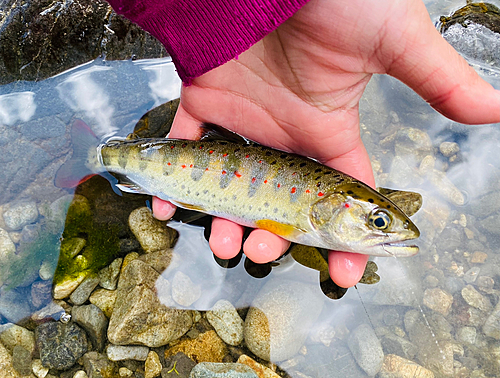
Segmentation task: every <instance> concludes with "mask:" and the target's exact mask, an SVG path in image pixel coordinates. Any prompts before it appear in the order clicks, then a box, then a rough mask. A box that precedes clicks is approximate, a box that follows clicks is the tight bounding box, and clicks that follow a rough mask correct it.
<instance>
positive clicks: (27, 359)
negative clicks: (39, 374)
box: [12, 345, 31, 375]
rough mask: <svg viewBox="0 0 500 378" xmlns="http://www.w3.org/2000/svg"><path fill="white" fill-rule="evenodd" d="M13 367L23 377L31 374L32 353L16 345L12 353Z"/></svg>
mask: <svg viewBox="0 0 500 378" xmlns="http://www.w3.org/2000/svg"><path fill="white" fill-rule="evenodd" d="M12 366H13V367H14V369H16V371H18V372H19V374H21V375H29V374H30V373H31V353H30V352H29V351H27V350H26V349H24V348H23V347H22V346H19V345H16V346H15V347H14V350H13V351H12Z"/></svg>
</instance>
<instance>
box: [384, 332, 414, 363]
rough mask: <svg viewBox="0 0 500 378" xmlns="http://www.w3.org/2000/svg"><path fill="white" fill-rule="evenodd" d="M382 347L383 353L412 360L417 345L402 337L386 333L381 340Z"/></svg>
mask: <svg viewBox="0 0 500 378" xmlns="http://www.w3.org/2000/svg"><path fill="white" fill-rule="evenodd" d="M381 344H382V349H383V351H384V353H385V354H396V355H398V356H401V357H404V358H406V359H408V360H413V359H414V358H415V356H416V355H417V352H418V349H417V347H416V346H415V345H414V344H412V343H411V342H409V341H408V340H406V339H404V338H403V337H400V336H397V335H393V334H388V335H385V336H384V337H383V338H382V340H381Z"/></svg>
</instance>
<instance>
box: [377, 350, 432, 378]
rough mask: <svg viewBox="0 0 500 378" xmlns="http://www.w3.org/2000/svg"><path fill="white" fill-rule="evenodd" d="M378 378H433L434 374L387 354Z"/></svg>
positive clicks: (411, 362) (415, 364)
mask: <svg viewBox="0 0 500 378" xmlns="http://www.w3.org/2000/svg"><path fill="white" fill-rule="evenodd" d="M378 377H379V378H410V377H411V378H434V373H433V372H432V371H430V370H427V369H426V368H424V367H422V366H420V365H418V364H417V363H415V362H413V361H410V360H407V359H405V358H402V357H400V356H397V355H395V354H388V355H387V356H385V358H384V363H383V365H382V369H381V370H380V373H379V374H378Z"/></svg>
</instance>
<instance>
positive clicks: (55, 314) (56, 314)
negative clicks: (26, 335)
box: [31, 302, 67, 322]
mask: <svg viewBox="0 0 500 378" xmlns="http://www.w3.org/2000/svg"><path fill="white" fill-rule="evenodd" d="M66 305H67V304H66ZM64 312H65V309H64V307H62V306H61V305H60V304H58V303H55V302H50V303H49V304H48V305H47V306H45V307H42V308H41V309H40V310H38V311H35V312H34V313H33V314H32V315H31V320H33V321H35V322H39V321H42V320H46V319H48V318H51V319H56V320H57V319H59V318H60V317H61V315H62V314H63V313H64Z"/></svg>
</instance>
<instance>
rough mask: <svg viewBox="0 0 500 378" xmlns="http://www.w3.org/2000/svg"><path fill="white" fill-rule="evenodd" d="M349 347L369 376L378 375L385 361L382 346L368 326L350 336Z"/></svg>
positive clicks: (361, 327)
mask: <svg viewBox="0 0 500 378" xmlns="http://www.w3.org/2000/svg"><path fill="white" fill-rule="evenodd" d="M347 345H348V346H349V349H350V351H351V353H352V355H353V356H354V358H355V359H356V362H357V363H358V365H359V366H360V367H361V369H363V370H364V371H365V372H366V374H368V375H369V376H374V375H375V374H377V373H378V372H379V370H380V368H381V367H382V363H383V361H384V352H383V351H382V345H381V344H380V341H379V339H378V337H377V335H376V334H375V331H374V330H373V328H372V327H370V326H369V325H368V324H361V325H360V326H358V327H357V328H356V329H355V330H354V331H352V333H351V334H350V335H349V339H348V340H347Z"/></svg>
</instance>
